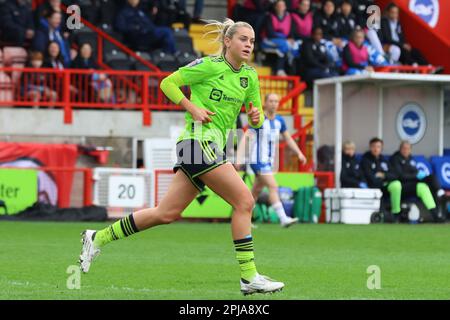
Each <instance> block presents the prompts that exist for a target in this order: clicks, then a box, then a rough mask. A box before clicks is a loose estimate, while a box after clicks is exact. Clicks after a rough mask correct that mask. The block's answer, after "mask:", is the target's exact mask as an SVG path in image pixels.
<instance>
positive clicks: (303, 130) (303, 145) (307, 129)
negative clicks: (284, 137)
mask: <svg viewBox="0 0 450 320" xmlns="http://www.w3.org/2000/svg"><path fill="white" fill-rule="evenodd" d="M299 117H300V121H301V116H299ZM294 127H295V128H300V129H297V132H295V133H294V134H293V135H292V139H294V140H295V141H296V142H297V145H298V147H299V148H300V150H302V152H303V153H304V154H305V156H306V158H307V159H308V162H307V163H306V164H304V165H303V164H301V163H300V161H298V160H297V159H296V160H295V161H293V162H294V163H296V168H295V169H294V170H293V168H291V169H289V168H286V167H285V162H286V147H287V143H286V141H282V142H280V146H279V152H280V153H279V171H302V172H305V171H309V172H311V171H313V168H314V164H313V162H312V156H311V150H308V146H307V138H308V135H312V129H313V121H310V122H308V123H307V124H306V125H305V126H301V124H297V125H294ZM292 160H294V159H292Z"/></svg>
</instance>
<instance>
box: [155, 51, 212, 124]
mask: <svg viewBox="0 0 450 320" xmlns="http://www.w3.org/2000/svg"><path fill="white" fill-rule="evenodd" d="M200 65H202V66H200ZM204 65H206V63H203V59H197V60H195V61H193V62H191V63H190V64H188V65H187V66H184V67H182V68H180V69H178V71H175V72H174V73H172V74H170V75H169V76H167V77H166V78H164V79H163V80H162V81H161V84H160V88H161V90H162V91H163V92H164V94H165V95H166V96H167V98H169V99H170V101H172V102H173V103H175V104H178V105H180V106H181V107H183V108H184V109H185V110H186V111H187V112H189V113H190V114H191V115H192V118H193V119H194V121H200V122H202V123H208V122H211V121H212V120H211V118H210V116H211V115H214V112H211V111H209V110H206V109H202V108H199V107H197V106H196V105H194V104H193V103H192V102H191V101H190V100H189V99H188V98H186V97H185V95H184V94H183V92H182V91H181V89H180V87H182V86H185V85H192V84H195V83H198V82H201V81H202V80H204V79H205V78H206V77H207V74H208V73H207V72H206V70H205V68H204Z"/></svg>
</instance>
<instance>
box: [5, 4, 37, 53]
mask: <svg viewBox="0 0 450 320" xmlns="http://www.w3.org/2000/svg"><path fill="white" fill-rule="evenodd" d="M0 37H1V38H2V40H4V41H6V42H9V43H11V44H12V45H14V46H18V47H22V46H23V45H24V44H25V42H26V41H29V40H31V39H32V38H33V37H34V22H33V15H32V12H31V8H30V6H29V5H28V4H27V1H25V0H8V1H5V2H4V3H0Z"/></svg>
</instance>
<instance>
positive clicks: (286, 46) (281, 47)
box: [261, 0, 300, 76]
mask: <svg viewBox="0 0 450 320" xmlns="http://www.w3.org/2000/svg"><path fill="white" fill-rule="evenodd" d="M274 11H275V12H274V13H271V14H270V15H269V16H268V18H267V23H266V37H265V38H264V39H263V42H262V44H261V48H262V49H263V50H264V51H267V52H275V53H276V54H277V60H276V63H275V73H276V75H278V76H286V71H285V67H286V62H288V64H292V62H293V60H294V58H297V57H298V54H299V46H300V44H299V42H298V41H297V40H295V39H294V23H293V20H292V17H291V14H290V13H289V12H288V11H287V8H286V2H284V1H283V0H278V1H277V2H276V3H275V7H274Z"/></svg>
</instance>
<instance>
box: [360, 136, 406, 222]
mask: <svg viewBox="0 0 450 320" xmlns="http://www.w3.org/2000/svg"><path fill="white" fill-rule="evenodd" d="M369 147H370V150H369V151H367V152H366V153H365V154H364V155H363V157H362V159H361V169H362V171H363V173H364V177H365V179H366V181H367V185H368V186H369V188H375V189H381V191H382V192H383V195H385V196H390V200H391V201H390V202H391V213H392V218H393V220H394V221H395V222H398V221H399V213H400V211H401V194H402V184H401V182H400V181H399V180H396V175H395V174H394V173H393V172H392V170H391V169H390V167H389V162H388V161H387V160H386V158H385V157H384V156H383V155H382V154H381V152H382V151H383V140H381V139H379V138H373V139H371V140H370V142H369Z"/></svg>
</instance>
